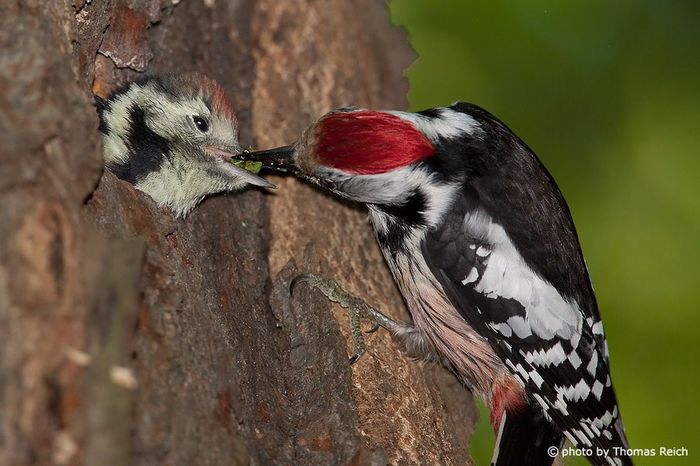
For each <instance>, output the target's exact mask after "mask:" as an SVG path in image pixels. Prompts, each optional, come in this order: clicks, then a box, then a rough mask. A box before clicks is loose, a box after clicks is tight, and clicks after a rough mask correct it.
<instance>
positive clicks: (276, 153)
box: [237, 146, 299, 173]
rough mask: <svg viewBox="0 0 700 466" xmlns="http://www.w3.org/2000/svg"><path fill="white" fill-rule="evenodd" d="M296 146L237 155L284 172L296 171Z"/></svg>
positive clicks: (242, 158)
mask: <svg viewBox="0 0 700 466" xmlns="http://www.w3.org/2000/svg"><path fill="white" fill-rule="evenodd" d="M294 151H295V148H294V146H282V147H277V148H276V149H267V150H256V151H252V152H243V153H242V154H239V155H237V157H238V158H239V159H241V160H245V161H249V162H260V163H262V164H263V167H265V168H268V169H270V170H275V171H279V172H284V173H296V172H298V171H299V170H298V169H297V166H296V163H295V162H294Z"/></svg>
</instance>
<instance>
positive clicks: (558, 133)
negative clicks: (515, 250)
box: [390, 0, 700, 465]
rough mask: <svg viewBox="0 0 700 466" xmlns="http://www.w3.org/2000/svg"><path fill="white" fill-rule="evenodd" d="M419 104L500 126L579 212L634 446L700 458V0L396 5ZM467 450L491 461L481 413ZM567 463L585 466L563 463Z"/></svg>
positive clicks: (409, 0) (413, 99)
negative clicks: (468, 113)
mask: <svg viewBox="0 0 700 466" xmlns="http://www.w3.org/2000/svg"><path fill="white" fill-rule="evenodd" d="M390 8H391V12H392V18H393V21H394V23H395V24H397V25H400V26H403V27H405V28H406V29H407V31H408V34H409V36H410V39H411V43H412V44H413V47H414V48H415V50H416V52H417V53H418V55H419V57H420V58H419V59H418V61H417V62H416V63H415V64H414V65H413V66H412V67H411V68H410V69H409V70H408V71H407V75H408V78H409V82H410V86H411V90H410V94H409V99H410V105H411V108H412V109H413V110H420V109H423V108H428V107H435V106H443V105H449V104H451V103H452V102H454V101H455V100H465V101H468V102H473V103H476V104H478V105H481V106H483V107H485V108H487V109H488V110H490V111H491V112H492V113H494V114H495V115H497V116H498V117H500V118H501V119H502V120H504V121H505V122H506V123H507V124H508V125H509V126H510V127H511V128H512V129H513V130H514V131H515V132H516V133H517V134H518V135H519V136H520V137H522V138H523V139H524V140H525V141H526V142H527V143H528V145H530V146H531V147H532V148H533V149H534V150H535V152H536V153H537V154H538V156H539V157H540V158H541V159H542V160H543V161H544V163H545V165H546V166H547V167H548V168H549V170H550V171H551V172H552V174H553V175H554V178H555V179H556V180H557V182H558V183H559V187H560V188H561V190H562V191H563V192H564V195H565V196H566V199H567V200H568V203H569V206H570V208H571V210H572V212H573V216H574V219H575V221H576V225H577V228H578V233H579V236H580V239H581V242H582V245H583V250H584V253H585V255H586V259H587V262H588V267H589V269H590V272H591V275H592V279H593V285H594V287H595V289H596V292H597V296H598V301H599V304H600V308H601V312H602V314H603V318H604V321H605V328H606V332H607V336H608V340H609V344H610V350H611V358H612V371H613V380H614V383H615V386H616V388H617V394H618V398H619V401H620V405H621V410H622V414H623V418H624V421H625V425H626V429H627V434H628V436H629V439H630V442H631V445H632V446H633V447H635V448H653V449H655V450H657V451H658V448H659V447H661V446H667V447H686V448H688V450H689V456H688V457H685V458H668V457H666V458H663V457H656V458H643V457H637V458H636V463H637V464H640V465H645V464H649V465H681V464H689V465H690V464H693V465H696V464H700V427H698V426H699V424H700V402H699V401H698V393H699V391H700V385H699V383H698V382H699V381H700V376H699V375H698V374H699V372H700V364H698V356H699V355H700V350H699V349H698V345H699V344H700V338H698V334H699V332H700V312H698V311H700V305H699V304H698V303H699V302H700V299H699V298H698V295H699V294H700V273H698V267H699V266H700V187H699V186H700V154H698V144H699V143H700V137H699V133H700V128H698V126H699V125H700V25H699V23H700V2H693V1H685V2H681V1H673V0H672V1H653V0H634V1H632V0H628V1H624V0H621V1H617V2H605V1H593V2H592V1H590V0H588V1H583V0H572V1H568V2H553V1H547V2H545V1H537V0H527V1H525V0H521V1H514V0H513V1H489V0H470V1H466V0H461V1H460V0H441V1H431V2H427V1H425V0H392V1H391V3H390ZM483 414H485V411H484V410H483V407H482V421H480V424H479V427H478V430H477V434H476V436H475V437H474V442H473V447H472V451H473V454H474V457H475V459H476V460H477V464H479V465H481V464H488V462H489V459H490V457H491V450H492V448H493V442H494V438H493V434H492V433H491V430H490V428H489V426H488V422H487V419H488V416H486V415H483ZM566 464H587V463H585V462H584V461H581V460H578V461H577V460H568V461H566Z"/></svg>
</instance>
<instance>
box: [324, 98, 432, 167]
mask: <svg viewBox="0 0 700 466" xmlns="http://www.w3.org/2000/svg"><path fill="white" fill-rule="evenodd" d="M317 138H318V139H317V143H316V148H315V152H314V155H315V157H316V159H317V160H318V162H319V163H321V164H323V165H326V166H328V167H333V168H337V169H338V170H342V171H345V172H348V173H354V174H358V175H371V174H378V173H384V172H387V171H390V170H394V169H396V168H400V167H404V166H407V165H410V164H412V163H414V162H417V161H419V160H421V159H424V158H426V157H430V156H432V155H433V154H434V152H435V148H434V147H433V145H432V143H431V142H430V141H429V140H428V138H427V137H425V135H424V134H423V133H421V132H420V131H418V129H416V127H415V126H413V124H411V123H410V122H408V121H405V120H402V119H401V118H399V117H397V116H395V115H392V114H390V113H386V112H375V111H370V110H358V111H351V112H333V113H329V114H328V115H326V116H324V117H323V118H321V120H320V121H319V123H318V132H317Z"/></svg>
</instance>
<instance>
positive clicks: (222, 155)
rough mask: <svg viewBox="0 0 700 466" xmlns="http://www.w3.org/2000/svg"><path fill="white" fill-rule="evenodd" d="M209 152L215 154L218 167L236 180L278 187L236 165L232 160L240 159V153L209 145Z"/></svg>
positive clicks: (265, 186)
mask: <svg viewBox="0 0 700 466" xmlns="http://www.w3.org/2000/svg"><path fill="white" fill-rule="evenodd" d="M207 152H208V153H209V154H210V155H211V156H213V158H214V159H215V160H216V162H215V163H216V168H217V169H218V171H219V172H220V173H222V174H223V175H224V176H227V177H230V178H233V179H234V180H236V181H241V180H242V181H244V182H246V183H248V184H251V185H253V186H260V187H262V188H273V189H275V188H277V186H275V185H274V184H272V183H270V182H269V181H267V180H266V179H265V178H262V177H260V176H258V175H256V174H255V173H253V172H250V171H248V170H246V169H245V168H243V167H240V166H237V165H234V164H233V163H231V161H232V160H236V159H240V157H239V156H238V154H232V153H231V152H228V151H225V150H223V149H221V148H219V147H215V146H209V147H207Z"/></svg>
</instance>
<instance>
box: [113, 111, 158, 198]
mask: <svg viewBox="0 0 700 466" xmlns="http://www.w3.org/2000/svg"><path fill="white" fill-rule="evenodd" d="M129 122H130V125H129V129H128V138H127V146H128V148H129V158H128V161H127V162H126V163H122V164H109V165H108V168H109V169H110V171H112V172H113V173H114V174H115V175H116V176H117V177H118V178H120V179H122V180H124V181H128V182H129V183H132V184H135V183H138V182H139V181H141V180H143V179H144V178H146V177H147V176H148V175H149V174H150V173H153V172H155V171H157V170H159V169H160V167H161V165H162V163H163V160H164V159H165V158H166V157H167V156H168V154H169V153H170V146H169V144H168V141H167V139H165V138H164V137H162V136H160V135H158V134H156V133H155V132H154V131H153V130H152V129H151V128H149V127H148V125H147V124H146V115H145V112H144V110H143V109H142V108H141V107H139V106H136V105H135V106H133V107H131V108H130V109H129Z"/></svg>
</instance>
